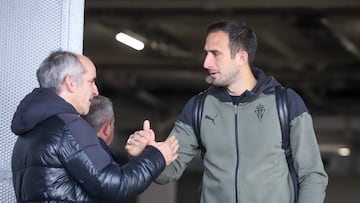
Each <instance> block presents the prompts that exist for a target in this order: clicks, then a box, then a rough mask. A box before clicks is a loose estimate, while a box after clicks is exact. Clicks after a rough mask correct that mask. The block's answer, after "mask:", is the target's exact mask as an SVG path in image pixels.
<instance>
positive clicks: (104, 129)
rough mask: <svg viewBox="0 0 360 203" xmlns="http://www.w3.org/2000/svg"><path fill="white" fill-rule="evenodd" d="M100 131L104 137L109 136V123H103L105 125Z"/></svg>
mask: <svg viewBox="0 0 360 203" xmlns="http://www.w3.org/2000/svg"><path fill="white" fill-rule="evenodd" d="M101 130H102V131H103V134H104V135H105V136H106V137H108V136H110V133H111V126H110V121H105V123H104V124H103V126H102V128H101Z"/></svg>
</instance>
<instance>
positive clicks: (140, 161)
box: [11, 88, 165, 202]
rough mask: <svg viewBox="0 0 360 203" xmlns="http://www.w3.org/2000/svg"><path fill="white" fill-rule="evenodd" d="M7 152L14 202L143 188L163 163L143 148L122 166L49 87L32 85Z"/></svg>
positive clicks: (89, 197) (98, 198) (114, 194)
mask: <svg viewBox="0 0 360 203" xmlns="http://www.w3.org/2000/svg"><path fill="white" fill-rule="evenodd" d="M11 128H12V131H13V132H14V133H15V134H16V135H19V137H18V139H17V141H16V143H15V146H14V150H13V155H12V172H13V184H14V189H15V193H16V199H17V201H18V202H32V201H34V202H35V201H36V202H50V201H51V202H102V201H105V200H106V201H109V200H121V199H124V198H126V197H128V196H132V195H136V194H139V193H141V192H143V191H144V190H145V189H146V188H147V187H148V186H149V185H150V184H151V182H152V181H153V179H154V178H156V177H157V176H158V175H159V173H160V172H161V171H162V170H163V169H164V168H165V160H164V158H163V156H162V154H161V153H160V151H158V150H157V149H156V148H154V147H147V148H146V149H145V150H144V152H143V153H142V154H141V155H140V156H139V157H136V158H133V159H131V160H130V161H129V162H128V163H127V164H125V165H123V166H119V165H117V164H116V163H115V162H113V161H112V158H111V157H110V156H109V155H108V154H107V153H106V151H104V149H103V148H102V146H101V145H100V143H99V140H98V138H97V136H96V133H95V130H94V129H93V128H91V127H90V125H88V123H87V122H86V121H85V120H84V119H83V118H82V117H80V116H79V114H78V113H77V112H76V110H75V109H74V108H73V107H72V106H71V105H70V104H69V103H67V102H66V101H65V100H63V99H62V98H61V97H59V96H58V95H57V94H56V93H55V92H53V91H51V90H49V89H44V88H37V89H34V91H33V92H32V93H30V94H29V95H27V96H26V97H25V98H24V99H23V100H22V101H21V103H20V105H19V106H18V108H17V110H16V113H15V114H14V117H13V121H12V126H11Z"/></svg>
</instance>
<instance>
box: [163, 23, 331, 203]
mask: <svg viewBox="0 0 360 203" xmlns="http://www.w3.org/2000/svg"><path fill="white" fill-rule="evenodd" d="M256 46H257V40H256V35H255V33H254V32H253V31H252V30H251V28H249V27H248V26H247V25H246V24H245V23H238V22H235V21H223V22H216V23H214V24H212V25H210V26H209V27H208V33H207V38H206V42H205V46H204V50H205V52H206V57H205V60H204V68H205V69H207V70H208V72H209V77H210V78H211V79H212V84H213V85H212V86H211V87H210V88H209V89H208V91H207V96H206V98H205V101H204V109H203V114H202V118H201V126H200V132H201V133H200V136H201V140H202V143H203V145H204V147H205V148H206V153H205V156H204V159H203V164H204V173H203V180H202V190H201V202H202V203H293V202H294V190H293V185H292V181H291V176H290V173H289V169H288V165H287V161H286V157H285V153H284V150H283V149H282V145H281V144H282V138H281V130H280V123H279V118H278V113H277V107H276V99H275V94H274V92H275V87H276V86H280V84H279V83H278V82H277V81H276V80H275V79H274V78H272V77H267V76H266V75H265V74H264V73H263V71H262V70H260V69H258V68H254V67H251V62H252V61H253V59H254V55H255V52H256ZM287 94H288V103H287V106H288V110H289V117H290V142H291V149H292V156H293V160H294V167H295V169H296V171H297V174H298V182H299V199H298V200H299V201H298V202H299V203H321V202H323V201H324V199H325V190H326V186H327V182H328V176H327V174H326V172H325V170H324V166H323V163H322V160H321V156H320V152H319V148H318V144H317V141H316V137H315V133H314V128H313V124H312V118H311V115H310V114H309V112H308V111H307V108H306V106H305V104H304V102H303V100H302V99H301V97H300V96H299V95H298V94H297V93H295V92H294V91H293V90H291V89H288V90H287ZM193 104H194V98H192V99H190V101H189V102H188V103H187V104H186V105H185V107H184V109H183V111H182V112H181V114H180V115H179V117H178V119H177V120H176V122H175V126H174V128H173V130H172V132H171V133H170V134H171V135H175V136H176V137H177V139H178V141H179V146H180V148H179V152H178V158H177V159H176V161H175V162H173V163H172V164H171V165H169V166H168V167H167V168H166V169H165V171H164V172H162V173H161V175H160V176H159V177H158V178H157V179H156V182H157V183H160V184H165V183H168V182H170V181H175V180H177V179H178V178H180V176H181V175H182V173H183V172H184V170H185V169H186V167H187V165H188V163H189V162H190V161H191V160H192V159H193V158H194V157H195V156H196V155H197V154H199V150H200V149H199V148H198V147H199V145H198V141H197V139H196V136H195V134H194V126H193V124H192V123H193V112H192V110H193Z"/></svg>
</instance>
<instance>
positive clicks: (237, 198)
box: [234, 104, 240, 203]
mask: <svg viewBox="0 0 360 203" xmlns="http://www.w3.org/2000/svg"><path fill="white" fill-rule="evenodd" d="M237 107H238V105H237V104H235V105H234V120H235V121H234V122H235V146H236V168H235V202H236V203H238V202H239V194H238V192H237V191H238V176H239V165H240V163H239V162H240V161H239V142H238V141H239V136H238V124H237V120H238V108H237Z"/></svg>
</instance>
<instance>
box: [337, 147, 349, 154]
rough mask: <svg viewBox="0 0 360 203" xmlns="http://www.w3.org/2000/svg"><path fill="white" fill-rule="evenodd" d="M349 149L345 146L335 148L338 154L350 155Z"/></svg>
mask: <svg viewBox="0 0 360 203" xmlns="http://www.w3.org/2000/svg"><path fill="white" fill-rule="evenodd" d="M350 152H351V151H350V149H349V148H347V147H342V148H339V149H338V150H337V153H338V154H339V155H340V156H349V155H350Z"/></svg>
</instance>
